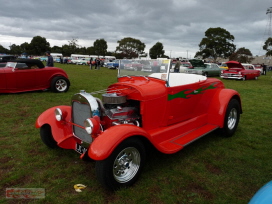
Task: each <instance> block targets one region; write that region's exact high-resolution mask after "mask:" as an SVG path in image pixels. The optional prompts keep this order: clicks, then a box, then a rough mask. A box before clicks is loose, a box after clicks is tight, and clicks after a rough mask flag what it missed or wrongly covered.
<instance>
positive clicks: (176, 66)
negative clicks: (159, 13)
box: [174, 58, 181, 73]
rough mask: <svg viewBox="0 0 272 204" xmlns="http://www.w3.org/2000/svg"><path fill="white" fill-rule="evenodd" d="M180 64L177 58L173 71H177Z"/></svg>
mask: <svg viewBox="0 0 272 204" xmlns="http://www.w3.org/2000/svg"><path fill="white" fill-rule="evenodd" d="M180 65H181V63H180V61H179V58H177V61H176V64H175V67H174V72H176V73H179V68H180Z"/></svg>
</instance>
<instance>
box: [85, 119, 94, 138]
mask: <svg viewBox="0 0 272 204" xmlns="http://www.w3.org/2000/svg"><path fill="white" fill-rule="evenodd" d="M84 127H85V130H86V132H87V133H88V134H92V132H93V127H94V125H93V122H92V121H91V120H90V119H89V118H88V119H86V120H85V121H84Z"/></svg>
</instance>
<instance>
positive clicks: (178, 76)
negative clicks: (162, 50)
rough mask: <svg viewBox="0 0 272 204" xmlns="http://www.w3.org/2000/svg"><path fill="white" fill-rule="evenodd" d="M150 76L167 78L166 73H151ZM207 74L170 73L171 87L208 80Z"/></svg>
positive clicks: (169, 82)
mask: <svg viewBox="0 0 272 204" xmlns="http://www.w3.org/2000/svg"><path fill="white" fill-rule="evenodd" d="M149 76H150V77H154V78H158V79H163V80H166V74H165V73H153V74H150V75H149ZM206 79H207V77H206V76H202V75H196V74H185V73H170V74H169V81H168V84H169V86H170V87H173V86H181V85H185V84H192V83H196V82H200V81H204V80H206Z"/></svg>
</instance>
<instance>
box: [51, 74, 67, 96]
mask: <svg viewBox="0 0 272 204" xmlns="http://www.w3.org/2000/svg"><path fill="white" fill-rule="evenodd" d="M69 86H70V83H69V80H68V79H67V78H65V77H61V76H59V77H55V78H53V79H52V81H51V87H50V88H51V90H52V91H54V92H59V93H62V92H66V91H68V89H69Z"/></svg>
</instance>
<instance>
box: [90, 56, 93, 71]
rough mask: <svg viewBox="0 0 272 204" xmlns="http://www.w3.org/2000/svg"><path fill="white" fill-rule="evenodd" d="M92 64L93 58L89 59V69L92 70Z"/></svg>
mask: <svg viewBox="0 0 272 204" xmlns="http://www.w3.org/2000/svg"><path fill="white" fill-rule="evenodd" d="M92 62H93V58H90V69H93V68H92V67H93V64H92Z"/></svg>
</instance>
